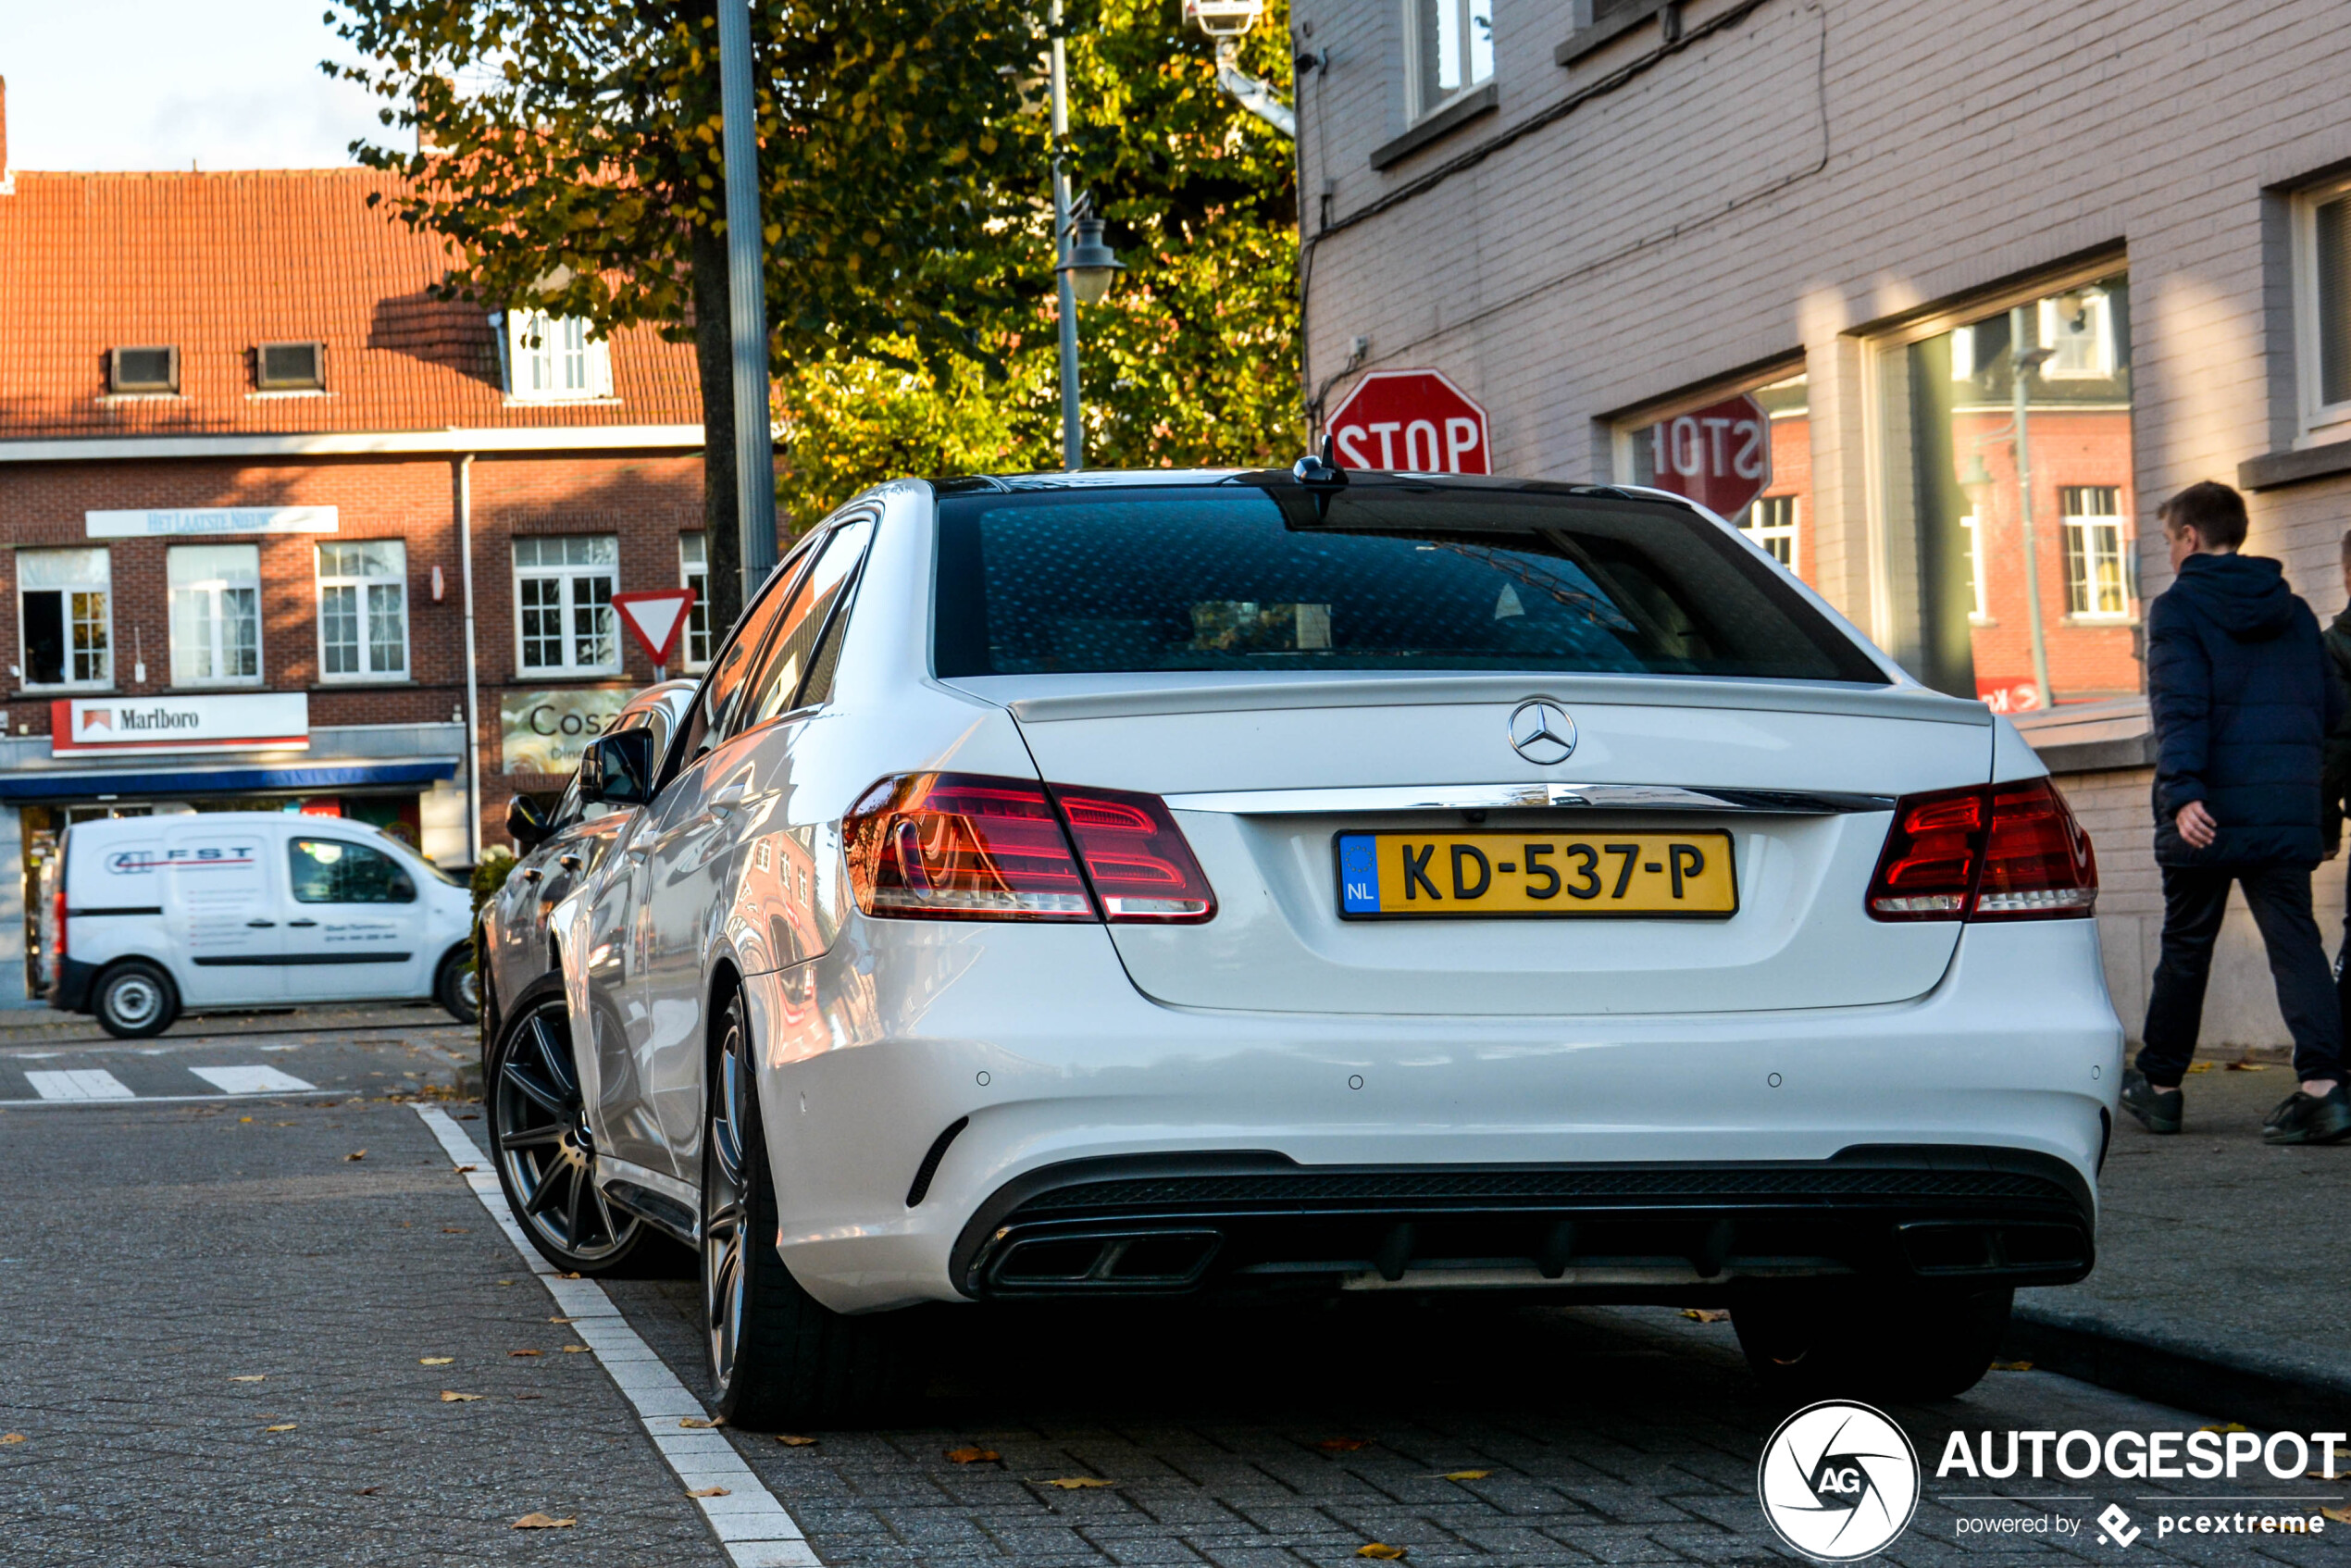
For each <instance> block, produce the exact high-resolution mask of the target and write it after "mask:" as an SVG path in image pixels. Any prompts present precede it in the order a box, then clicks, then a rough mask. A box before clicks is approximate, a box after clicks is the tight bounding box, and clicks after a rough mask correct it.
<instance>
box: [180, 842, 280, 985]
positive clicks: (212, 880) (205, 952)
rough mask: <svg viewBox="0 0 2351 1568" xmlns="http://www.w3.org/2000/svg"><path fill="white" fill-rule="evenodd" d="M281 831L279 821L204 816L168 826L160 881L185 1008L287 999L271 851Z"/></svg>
mask: <svg viewBox="0 0 2351 1568" xmlns="http://www.w3.org/2000/svg"><path fill="white" fill-rule="evenodd" d="M281 831H282V829H280V828H278V827H277V826H276V825H275V824H274V823H265V824H260V825H255V824H252V823H238V824H234V825H225V826H224V825H220V824H217V823H209V822H206V821H205V818H204V817H202V816H196V817H193V818H190V819H188V820H187V821H185V822H183V823H173V824H172V825H171V826H169V827H167V828H165V829H164V833H163V865H162V867H161V869H160V871H159V874H158V875H157V876H156V877H154V878H153V880H154V881H155V883H156V884H158V888H157V890H158V891H159V892H160V894H161V895H162V896H161V900H160V902H161V903H162V905H163V912H164V913H163V919H164V927H165V929H166V931H167V933H168V936H169V938H170V940H171V946H172V949H173V952H171V953H170V954H169V955H168V957H169V958H171V959H176V960H177V961H178V962H177V963H175V964H173V965H172V967H173V968H174V969H176V970H178V971H180V981H181V984H180V1002H182V1003H183V1004H184V1005H186V1006H189V1007H242V1006H249V1005H257V1004H259V1003H263V1002H279V1001H282V1000H283V999H284V997H285V994H286V990H285V983H284V971H283V969H282V968H281V967H280V964H281V963H282V960H283V956H284V952H285V948H284V942H285V930H284V927H282V925H281V924H280V922H281V921H282V919H283V915H282V913H281V912H280V909H279V907H278V900H277V897H276V895H275V892H274V890H272V888H271V887H270V884H269V869H270V862H271V859H272V855H271V851H272V850H274V849H275V848H276V840H277V839H278V837H279V835H280V832H281ZM157 956H158V957H164V956H167V955H164V954H158V955H157Z"/></svg>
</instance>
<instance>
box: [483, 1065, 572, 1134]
mask: <svg viewBox="0 0 2351 1568" xmlns="http://www.w3.org/2000/svg"><path fill="white" fill-rule="evenodd" d="M498 1076H499V1079H500V1081H501V1082H502V1083H507V1084H512V1085H513V1086H514V1087H515V1088H516V1089H517V1090H519V1091H520V1092H521V1093H522V1095H523V1096H524V1097H525V1098H526V1099H528V1100H529V1101H531V1103H533V1104H534V1105H537V1106H539V1107H540V1108H541V1110H543V1111H545V1112H547V1113H548V1114H550V1115H553V1116H555V1117H557V1118H559V1119H566V1120H567V1119H569V1117H570V1115H571V1114H572V1111H573V1109H574V1105H573V1102H572V1101H570V1100H569V1099H568V1098H567V1097H566V1095H565V1094H564V1091H563V1090H562V1089H560V1088H557V1087H556V1086H554V1085H553V1084H550V1083H548V1082H547V1081H546V1080H545V1079H544V1078H542V1077H541V1076H539V1075H538V1074H537V1073H533V1072H529V1071H527V1070H526V1069H525V1068H524V1067H523V1065H522V1064H521V1063H519V1062H508V1063H507V1064H506V1065H505V1070H504V1071H503V1072H501V1073H500V1074H499V1075H498Z"/></svg>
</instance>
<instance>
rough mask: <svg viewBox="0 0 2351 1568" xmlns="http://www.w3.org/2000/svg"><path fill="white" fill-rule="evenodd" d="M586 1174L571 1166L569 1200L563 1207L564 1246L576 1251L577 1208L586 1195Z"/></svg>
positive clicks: (577, 1236)
mask: <svg viewBox="0 0 2351 1568" xmlns="http://www.w3.org/2000/svg"><path fill="white" fill-rule="evenodd" d="M588 1185H589V1184H588V1173H587V1172H586V1171H584V1170H581V1169H580V1168H579V1167H578V1166H576V1165H575V1166H573V1167H572V1172H571V1199H570V1201H568V1202H567V1203H566V1204H565V1205H564V1245H565V1246H566V1247H571V1248H574V1249H577V1248H578V1246H579V1208H580V1202H581V1200H583V1199H584V1198H586V1196H587V1195H588Z"/></svg>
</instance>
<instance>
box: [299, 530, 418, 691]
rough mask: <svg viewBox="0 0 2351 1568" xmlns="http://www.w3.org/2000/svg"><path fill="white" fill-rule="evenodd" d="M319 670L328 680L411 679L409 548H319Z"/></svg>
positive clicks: (397, 544) (382, 544)
mask: <svg viewBox="0 0 2351 1568" xmlns="http://www.w3.org/2000/svg"><path fill="white" fill-rule="evenodd" d="M318 669H319V672H320V674H321V675H322V676H323V677H324V678H326V679H328V680H403V679H405V678H407V675H408V547H407V546H406V545H405V544H403V543H402V542H401V541H398V540H396V539H370V540H355V541H349V542H338V543H334V544H321V545H320V546H318Z"/></svg>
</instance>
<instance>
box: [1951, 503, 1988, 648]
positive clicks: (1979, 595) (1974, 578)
mask: <svg viewBox="0 0 2351 1568" xmlns="http://www.w3.org/2000/svg"><path fill="white" fill-rule="evenodd" d="M1959 529H1960V530H1961V531H1962V532H1963V533H1964V534H1965V535H1966V536H1967V576H1968V582H1969V584H1970V586H1971V587H1972V589H1973V590H1974V594H1973V597H1972V598H1971V599H1970V601H1969V603H1968V612H1967V615H1968V619H1969V620H1970V621H1972V622H1982V621H1984V619H1986V618H1987V617H1988V616H1990V615H1991V611H1989V610H1987V609H1985V608H1984V606H1985V605H1987V604H1990V603H1991V602H1992V596H1991V595H1990V594H1988V593H1986V592H1985V591H1984V546H1983V536H1982V535H1981V534H1980V533H1978V532H1977V531H1976V527H1975V514H1974V513H1972V512H1970V513H1969V514H1968V515H1967V516H1964V517H1961V518H1960V519H1959Z"/></svg>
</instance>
